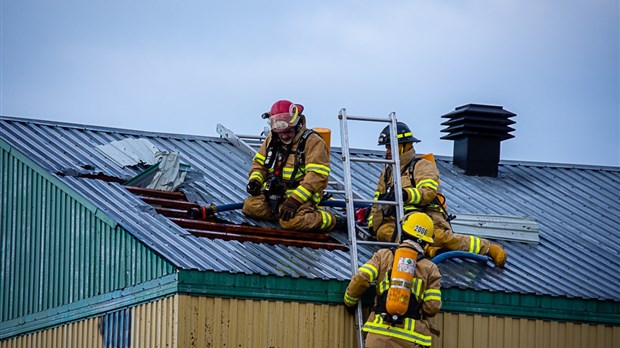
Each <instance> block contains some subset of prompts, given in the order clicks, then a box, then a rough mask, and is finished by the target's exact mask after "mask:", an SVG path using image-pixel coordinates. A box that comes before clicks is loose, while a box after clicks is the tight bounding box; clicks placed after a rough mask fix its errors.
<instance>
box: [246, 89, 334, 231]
mask: <svg viewBox="0 0 620 348" xmlns="http://www.w3.org/2000/svg"><path fill="white" fill-rule="evenodd" d="M303 110H304V108H303V106H302V105H299V104H294V103H292V102H290V101H288V100H279V101H277V102H275V103H274V104H273V106H272V107H271V110H270V111H269V112H268V113H265V114H263V117H264V118H267V117H268V118H269V122H270V125H271V132H270V134H269V135H268V136H267V138H266V139H265V141H264V142H263V144H262V145H261V147H260V149H259V150H258V152H257V153H256V155H255V156H254V159H253V161H252V167H251V169H250V173H249V180H248V184H247V187H246V191H247V192H248V193H249V194H250V195H251V196H250V197H248V198H247V199H246V200H245V201H244V203H243V214H245V215H247V216H250V217H253V218H258V219H264V220H270V221H279V223H280V226H281V227H282V228H284V229H291V230H298V231H330V230H332V229H334V228H335V227H336V225H338V226H339V227H340V226H341V225H342V226H344V224H345V223H346V220H344V219H343V218H342V217H338V218H336V216H335V215H334V214H333V213H332V212H330V211H327V210H324V209H320V208H318V207H317V204H318V203H319V202H320V201H321V199H322V198H323V190H324V189H325V188H326V187H327V182H328V176H329V173H330V170H331V169H330V167H329V151H328V149H327V145H326V143H325V141H324V140H323V139H322V138H321V137H320V136H319V135H318V134H317V133H316V132H314V131H312V130H310V129H307V127H306V117H305V116H304V115H303V114H302V112H303ZM337 220H338V221H337Z"/></svg>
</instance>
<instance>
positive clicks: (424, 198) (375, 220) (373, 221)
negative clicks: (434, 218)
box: [368, 148, 441, 232]
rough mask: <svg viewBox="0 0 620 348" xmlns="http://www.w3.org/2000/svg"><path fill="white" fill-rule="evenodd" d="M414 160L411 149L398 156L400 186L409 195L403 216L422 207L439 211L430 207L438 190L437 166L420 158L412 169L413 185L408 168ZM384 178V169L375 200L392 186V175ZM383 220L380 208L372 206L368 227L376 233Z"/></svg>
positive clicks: (434, 207) (375, 205)
mask: <svg viewBox="0 0 620 348" xmlns="http://www.w3.org/2000/svg"><path fill="white" fill-rule="evenodd" d="M414 158H415V151H414V149H413V148H411V150H409V151H407V152H405V153H403V154H401V155H400V171H401V185H402V188H403V189H404V190H406V191H407V192H408V194H409V200H408V201H406V202H403V205H404V209H405V214H406V213H408V212H411V211H414V210H419V209H421V208H422V207H429V208H433V209H441V208H440V207H439V206H434V205H433V206H430V203H431V202H432V201H433V200H434V199H435V198H436V197H437V190H438V188H439V170H438V169H437V166H436V165H435V164H434V163H433V162H431V161H429V160H427V159H424V158H420V159H419V160H418V161H417V163H416V164H415V166H414V169H413V177H414V179H415V183H412V182H411V177H410V175H409V168H408V167H409V164H410V163H411V161H413V159H414ZM385 176H386V169H385V168H384V169H383V171H382V172H381V175H380V176H379V182H378V183H377V189H376V191H375V195H374V199H375V200H377V199H378V198H379V195H381V194H383V193H385V192H386V191H387V189H388V187H389V186H393V179H392V175H389V177H387V178H386V177H385ZM386 182H387V185H386ZM383 218H384V216H383V211H382V206H381V205H378V204H373V205H372V207H371V210H370V215H369V217H368V227H369V228H372V229H373V231H375V232H376V231H377V229H378V228H379V226H380V225H381V224H382V223H383ZM390 218H393V217H390Z"/></svg>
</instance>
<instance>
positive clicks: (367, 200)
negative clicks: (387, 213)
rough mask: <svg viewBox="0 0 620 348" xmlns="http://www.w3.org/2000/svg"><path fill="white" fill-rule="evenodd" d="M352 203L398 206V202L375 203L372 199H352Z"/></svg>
mask: <svg viewBox="0 0 620 348" xmlns="http://www.w3.org/2000/svg"><path fill="white" fill-rule="evenodd" d="M353 201H354V202H357V203H369V204H383V205H398V202H394V201H375V200H374V199H354V200H353Z"/></svg>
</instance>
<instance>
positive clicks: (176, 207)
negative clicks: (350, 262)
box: [125, 186, 347, 250]
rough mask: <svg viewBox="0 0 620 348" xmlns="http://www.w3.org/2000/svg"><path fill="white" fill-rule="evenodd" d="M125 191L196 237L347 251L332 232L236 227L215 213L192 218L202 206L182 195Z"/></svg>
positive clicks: (139, 189) (140, 189)
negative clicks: (196, 218)
mask: <svg viewBox="0 0 620 348" xmlns="http://www.w3.org/2000/svg"><path fill="white" fill-rule="evenodd" d="M125 188H126V189H127V190H128V191H129V192H131V193H133V194H134V195H136V196H137V197H138V198H140V199H141V200H143V201H144V202H145V203H147V204H150V205H151V206H152V207H153V208H154V209H155V211H156V212H157V213H159V214H161V215H163V216H165V217H166V218H168V219H169V220H170V221H172V222H174V223H175V224H177V225H179V226H180V227H182V228H184V229H186V230H187V231H188V232H190V233H191V234H192V235H194V236H196V237H206V238H210V239H223V240H238V241H242V242H243V241H249V242H255V243H266V244H281V245H288V246H297V247H309V248H314V249H327V250H347V248H346V247H345V246H344V245H342V244H341V243H339V242H338V241H337V240H336V239H334V238H333V237H332V236H330V234H328V233H316V232H299V231H289V230H282V229H276V228H267V227H259V226H249V225H235V224H231V223H230V222H228V221H225V220H222V219H219V218H217V217H215V216H214V215H213V214H212V215H210V216H209V217H207V219H206V220H195V219H190V218H188V216H187V211H188V210H189V209H191V208H199V205H198V204H196V203H191V202H188V201H187V199H186V198H185V195H184V194H183V193H182V192H166V191H161V190H153V189H147V188H142V187H133V186H126V187H125Z"/></svg>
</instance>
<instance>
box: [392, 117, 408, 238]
mask: <svg viewBox="0 0 620 348" xmlns="http://www.w3.org/2000/svg"><path fill="white" fill-rule="evenodd" d="M390 125H391V127H390V147H391V150H392V160H393V161H394V162H395V163H394V164H393V166H394V167H393V168H392V185H393V187H392V190H394V197H395V198H396V202H398V209H396V221H395V224H394V232H392V240H391V242H395V241H399V240H400V235H401V232H402V231H401V226H400V222H401V221H402V219H403V214H404V210H405V209H404V204H403V185H402V182H401V179H400V173H401V170H400V154H399V152H398V124H397V121H396V113H395V112H391V113H390Z"/></svg>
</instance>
